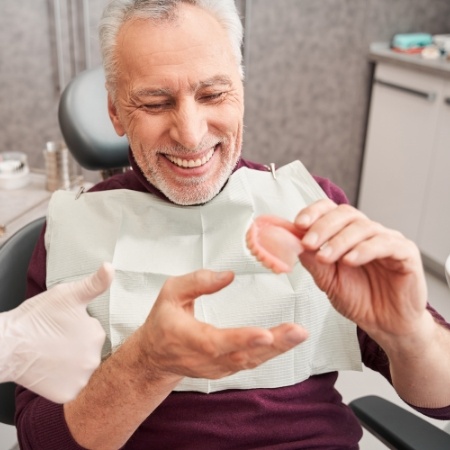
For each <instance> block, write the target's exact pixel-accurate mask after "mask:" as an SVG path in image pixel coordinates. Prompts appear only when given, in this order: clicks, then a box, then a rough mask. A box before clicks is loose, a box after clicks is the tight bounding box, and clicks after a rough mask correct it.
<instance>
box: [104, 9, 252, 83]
mask: <svg viewBox="0 0 450 450" xmlns="http://www.w3.org/2000/svg"><path fill="white" fill-rule="evenodd" d="M180 3H188V4H190V5H195V6H198V7H200V8H202V9H204V10H205V11H208V12H209V13H211V14H212V15H213V16H214V17H215V18H216V19H217V20H218V21H219V23H221V24H222V26H223V28H224V29H225V30H226V31H227V33H228V36H229V38H230V43H231V46H232V50H233V52H234V55H235V57H236V62H237V64H238V65H239V71H240V75H241V78H243V73H244V71H243V67H242V51H241V45H242V39H243V29H242V23H241V19H240V17H239V13H238V11H237V9H236V5H235V2H234V0H111V1H110V2H109V4H108V5H107V6H106V8H105V10H104V12H103V16H102V19H101V20H100V24H99V34H100V48H101V52H102V58H103V68H104V70H105V76H106V82H107V85H108V86H109V88H112V89H113V90H115V83H116V81H117V70H118V67H117V60H116V54H115V48H116V44H117V34H118V32H119V30H120V28H121V26H122V25H123V24H124V23H125V22H126V21H127V20H129V19H131V18H134V17H138V18H141V19H150V20H157V21H171V20H173V19H174V18H175V17H176V9H177V6H178V5H179V4H180Z"/></svg>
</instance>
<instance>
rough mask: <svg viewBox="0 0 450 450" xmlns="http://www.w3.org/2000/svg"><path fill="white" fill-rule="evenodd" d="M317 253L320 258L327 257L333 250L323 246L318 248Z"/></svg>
mask: <svg viewBox="0 0 450 450" xmlns="http://www.w3.org/2000/svg"><path fill="white" fill-rule="evenodd" d="M319 252H320V254H321V255H322V256H325V257H328V256H330V255H331V253H333V249H332V248H331V247H330V246H329V245H328V244H324V245H322V247H320V250H319Z"/></svg>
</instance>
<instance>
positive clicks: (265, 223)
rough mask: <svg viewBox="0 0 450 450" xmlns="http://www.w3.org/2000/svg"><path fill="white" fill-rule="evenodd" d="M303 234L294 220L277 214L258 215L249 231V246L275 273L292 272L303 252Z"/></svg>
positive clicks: (259, 259) (247, 240) (247, 236)
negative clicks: (291, 220) (290, 220)
mask: <svg viewBox="0 0 450 450" xmlns="http://www.w3.org/2000/svg"><path fill="white" fill-rule="evenodd" d="M300 239H301V234H300V232H299V230H298V229H297V228H296V227H295V225H294V224H293V223H292V222H289V221H288V220H285V219H282V218H280V217H276V216H270V215H265V216H259V217H257V218H256V219H255V220H254V221H253V223H252V225H251V226H250V228H249V229H248V231H247V235H246V242H247V247H248V248H249V250H250V251H251V253H252V254H253V256H255V257H256V259H258V261H260V262H261V263H262V264H263V265H264V266H265V267H267V268H268V269H270V270H272V271H273V272H275V273H286V272H291V271H292V269H293V267H294V264H295V263H297V262H298V255H299V254H300V253H301V252H302V250H303V247H302V244H301V241H300Z"/></svg>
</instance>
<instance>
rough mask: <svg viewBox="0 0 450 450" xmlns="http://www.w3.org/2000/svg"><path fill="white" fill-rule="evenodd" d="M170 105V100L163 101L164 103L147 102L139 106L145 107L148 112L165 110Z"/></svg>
mask: <svg viewBox="0 0 450 450" xmlns="http://www.w3.org/2000/svg"><path fill="white" fill-rule="evenodd" d="M171 107H172V103H171V102H165V103H149V104H147V105H142V106H141V108H143V109H145V110H146V111H149V112H159V111H165V110H167V109H169V108H171Z"/></svg>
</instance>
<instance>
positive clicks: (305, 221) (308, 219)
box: [295, 214, 311, 227]
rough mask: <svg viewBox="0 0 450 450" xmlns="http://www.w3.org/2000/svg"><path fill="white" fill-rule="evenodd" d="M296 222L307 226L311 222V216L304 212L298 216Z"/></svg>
mask: <svg viewBox="0 0 450 450" xmlns="http://www.w3.org/2000/svg"><path fill="white" fill-rule="evenodd" d="M295 223H296V224H297V225H300V226H301V227H307V226H308V225H309V224H310V223H311V217H309V216H308V215H307V214H302V215H300V216H299V217H298V218H297V220H296V221H295Z"/></svg>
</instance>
